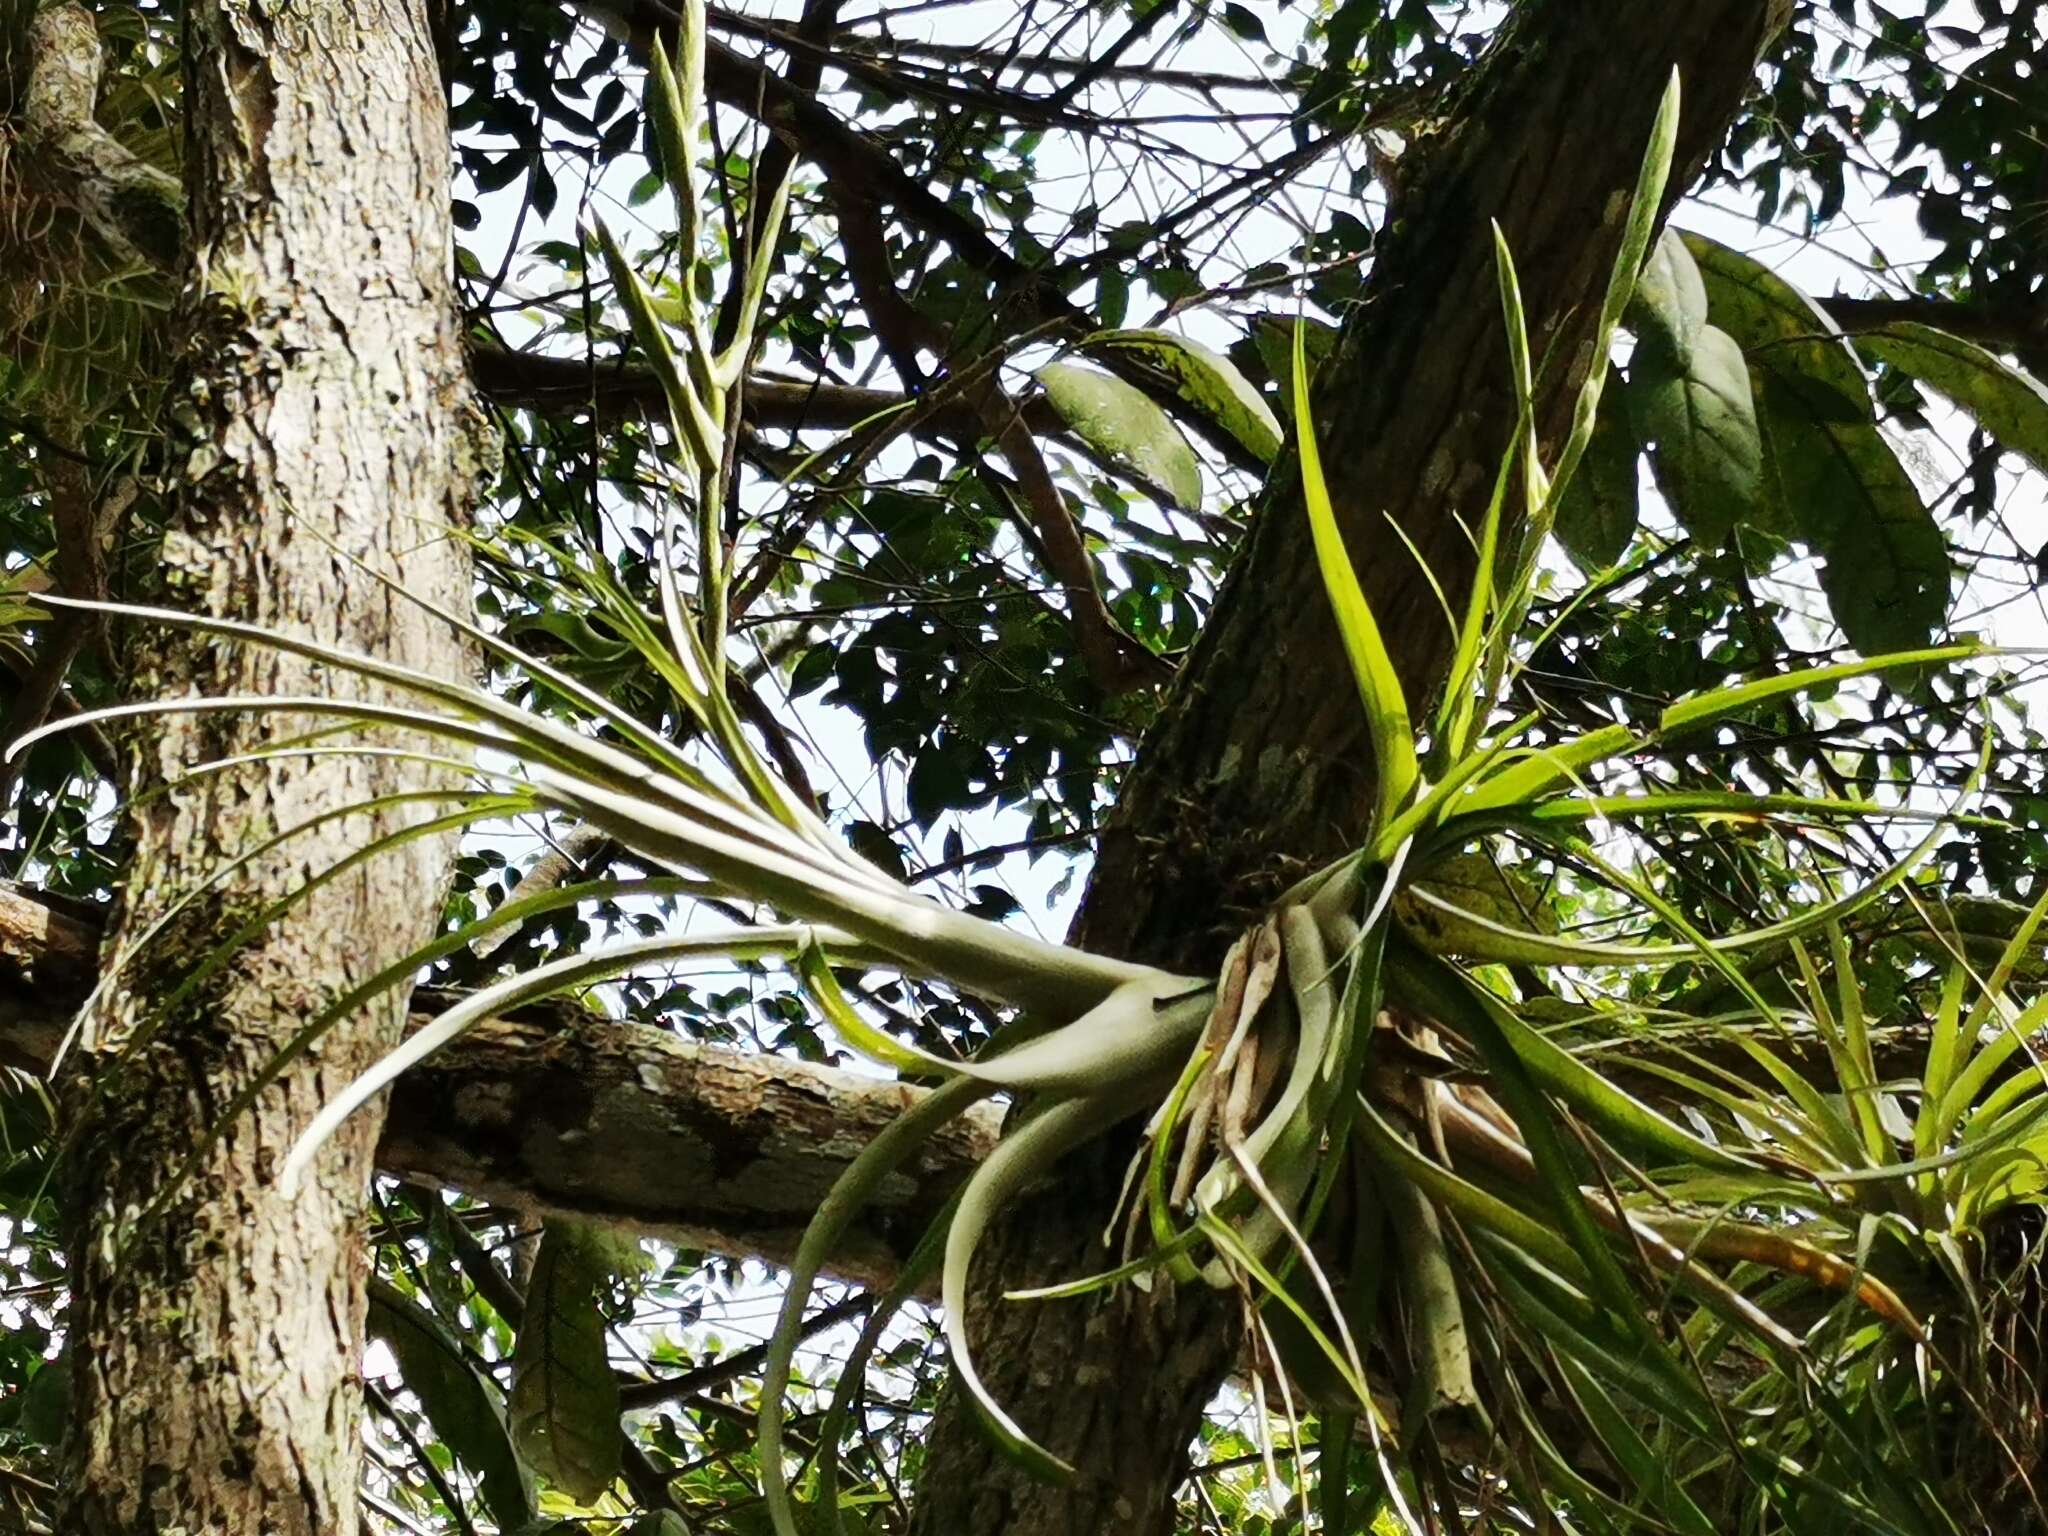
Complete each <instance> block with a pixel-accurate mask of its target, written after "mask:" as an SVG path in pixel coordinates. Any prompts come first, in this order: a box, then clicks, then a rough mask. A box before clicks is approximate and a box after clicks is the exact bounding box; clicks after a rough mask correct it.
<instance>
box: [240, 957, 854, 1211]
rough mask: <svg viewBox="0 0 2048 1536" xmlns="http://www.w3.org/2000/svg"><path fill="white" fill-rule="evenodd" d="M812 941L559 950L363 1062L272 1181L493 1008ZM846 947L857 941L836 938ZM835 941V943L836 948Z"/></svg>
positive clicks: (300, 1171)
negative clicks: (687, 963)
mask: <svg viewBox="0 0 2048 1536" xmlns="http://www.w3.org/2000/svg"><path fill="white" fill-rule="evenodd" d="M814 942H816V930H815V929H813V928H811V927H809V926H808V925H803V924H785V925H782V926H779V927H762V928H729V929H723V930H718V931H715V932H708V933H698V934H685V935H682V936H680V937H676V936H668V937H663V938H653V939H637V940H634V941H632V942H631V943H627V944H620V945H615V946H613V947H611V948H608V949H599V950H592V951H588V952H585V953H581V954H574V955H565V956H563V957H562V958H561V959H559V960H554V961H550V962H549V963H548V964H546V965H542V966H537V967H535V968H534V969H533V970H531V971H527V972H524V973H522V974H520V975H517V976H510V977H507V978H506V979H505V980H503V981H501V982H498V983H496V984H495V985H493V986H489V987H485V988H484V989H483V990H482V991H480V992H475V993H472V994H471V995H470V996H468V997H466V998H464V999H463V1000H462V1001H461V1002H459V1003H457V1004H456V1005H455V1006H454V1007H453V1008H450V1009H449V1010H448V1011H447V1012H446V1013H444V1014H442V1015H440V1017H438V1018H436V1019H435V1020H434V1021H433V1022H432V1023H431V1024H429V1025H427V1026H426V1028H424V1029H420V1030H417V1031H415V1032H414V1033H413V1034H412V1035H410V1036H408V1037H407V1038H406V1039H405V1040H402V1041H400V1042H399V1043H398V1044H397V1045H396V1046H393V1047H392V1048H391V1050H390V1051H388V1052H386V1053H385V1055H384V1056H383V1057H382V1058H381V1059H380V1060H378V1061H377V1062H376V1064H375V1065H373V1066H371V1067H369V1068H367V1069H366V1070H365V1071H364V1072H363V1073H362V1074H361V1075H360V1076H358V1077H357V1078H356V1079H355V1080H354V1081H353V1082H351V1083H350V1084H349V1085H348V1086H347V1087H345V1088H343V1089H342V1090H341V1091H340V1092H339V1093H337V1094H336V1095H335V1096H334V1097H333V1098H331V1099H329V1100H328V1101H327V1102H326V1103H325V1104H323V1105H321V1106H320V1111H319V1113H318V1114H316V1115H315V1116H314V1117H313V1119H312V1122H311V1123H310V1124H309V1125H307V1127H306V1129H305V1130H304V1131H303V1132H301V1133H300V1135H299V1139H298V1140H297V1141H296V1142H294V1143H293V1144H292V1149H291V1152H290V1154H289V1155H288V1156H287V1157H286V1158H285V1163H284V1169H283V1171H282V1172H281V1173H280V1174H279V1175H278V1183H279V1186H280V1188H282V1189H283V1190H284V1191H285V1192H286V1193H287V1194H290V1193H291V1192H292V1191H294V1190H296V1189H297V1188H298V1186H299V1181H300V1180H301V1179H302V1178H303V1177H304V1176H305V1172H306V1169H307V1168H308V1166H310V1164H311V1163H312V1160H313V1158H314V1156H315V1155H316V1154H317V1153H318V1152H319V1150H320V1148H321V1147H322V1146H323V1145H325V1144H326V1141H327V1139H328V1138H329V1137H330V1136H332V1135H333V1134H334V1133H335V1131H336V1130H337V1129H339V1128H340V1126H341V1123H342V1122H343V1121H344V1120H346V1119H347V1118H348V1117H349V1116H350V1115H352V1114H354V1113H355V1112H356V1110H358V1109H360V1108H361V1107H362V1106H363V1105H364V1104H366V1103H368V1102H369V1101H370V1100H371V1099H373V1098H375V1097H376V1096H377V1095H378V1094H379V1093H381V1092H383V1091H384V1089H386V1088H387V1087H389V1086H390V1085H391V1084H392V1083H393V1082H395V1081H397V1079H398V1078H399V1077H400V1076H402V1075H403V1074H404V1073H405V1072H407V1071H408V1070H410V1069H411V1068H412V1067H414V1066H417V1065H418V1064H419V1063H420V1062H422V1061H424V1060H426V1059H427V1057H429V1056H431V1055H433V1054H434V1052H436V1051H438V1050H440V1049H441V1048H442V1047H443V1046H445V1045H447V1044H448V1043H450V1042H451V1041H453V1040H457V1039H460V1038H461V1036H462V1034H463V1033H464V1031H466V1030H468V1029H469V1028H470V1027H471V1026H473V1025H475V1024H477V1023H479V1022H480V1021H482V1020H484V1019H487V1018H490V1017H492V1016H493V1015H494V1014H499V1013H503V1012H506V1011H507V1010H509V1009H512V1008H517V1007H519V1006H520V1005H521V1004H524V1003H529V1002H533V1001H535V1000H537V999H539V998H543V997H551V996H553V995H554V994H556V993H558V992H561V991H564V990H566V989H568V988H570V987H576V986H587V985H589V984H591V983H593V982H598V981H608V980H610V979H611V978H613V977H615V976H622V975H624V974H625V973H626V972H628V971H630V970H633V969H635V968H636V967H638V966H642V965H651V964H663V965H666V964H673V963H675V962H678V961H684V960H721V961H725V960H759V959H766V958H769V957H771V956H793V955H795V954H797V953H800V952H801V951H802V950H803V949H804V948H805V947H806V946H808V945H810V944H812V943H814ZM841 942H842V945H843V947H844V948H845V949H847V950H853V949H855V947H856V946H855V945H853V944H852V943H851V942H847V941H844V940H843V939H842V941H841ZM835 947H839V946H835Z"/></svg>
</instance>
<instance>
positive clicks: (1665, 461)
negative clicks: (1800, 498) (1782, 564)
mask: <svg viewBox="0 0 2048 1536" xmlns="http://www.w3.org/2000/svg"><path fill="white" fill-rule="evenodd" d="M1628 410H1629V419H1630V421H1631V422H1632V423H1634V425H1635V426H1636V427H1637V428H1638V430H1640V431H1641V433H1642V435H1643V437H1644V438H1645V440H1647V441H1648V442H1649V443H1650V444H1651V449H1650V462H1651V464H1652V465H1653V466H1654V467H1655V469H1656V473H1657V484H1658V486H1659V487H1660V488H1661V489H1662V490H1663V492H1664V494H1665V496H1666V497H1667V498H1669V500H1670V502H1671V506H1672V510H1673V511H1674V512H1676V513H1677V514H1678V519H1679V521H1680V522H1682V523H1684V524H1685V526H1686V528H1687V529H1688V530H1689V531H1690V532H1691V533H1692V534H1693V535H1694V536H1695V537H1696V538H1699V539H1701V540H1703V541H1704V542H1706V543H1708V544H1721V543H1723V542H1725V541H1726V540H1727V538H1728V536H1729V534H1730V532H1731V531H1732V530H1733V529H1734V527H1735V525H1736V524H1737V523H1739V522H1742V521H1744V520H1745V519H1746V518H1748V517H1749V516H1751V514H1752V512H1753V509H1754V508H1755V507H1756V506H1757V504H1758V501H1759V500H1760V498H1761V496H1762V493H1763V443H1762V441H1761V439H1760V438H1759V436H1758V434H1757V422H1756V403H1755V401H1754V400H1752V399H1751V398H1750V388H1749V365H1748V364H1747V363H1746V362H1745V361H1744V360H1743V356H1742V349H1741V348H1740V347H1739V346H1737V345H1736V344H1735V340H1734V338H1733V337H1731V336H1730V335H1729V334H1728V333H1727V332H1726V331H1723V330H1721V329H1719V328H1718V327H1715V326H1712V325H1702V326H1700V327H1699V329H1698V331H1697V333H1696V334H1695V335H1694V336H1693V338H1692V343H1691V347H1690V350H1689V353H1688V354H1687V355H1686V356H1684V357H1681V356H1679V355H1677V354H1675V353H1672V352H1669V351H1666V350H1664V349H1661V348H1654V347H1644V348H1642V349H1640V350H1639V351H1638V353H1637V355H1636V360H1635V361H1634V362H1633V363H1632V364H1631V365H1630V371H1629V384H1628Z"/></svg>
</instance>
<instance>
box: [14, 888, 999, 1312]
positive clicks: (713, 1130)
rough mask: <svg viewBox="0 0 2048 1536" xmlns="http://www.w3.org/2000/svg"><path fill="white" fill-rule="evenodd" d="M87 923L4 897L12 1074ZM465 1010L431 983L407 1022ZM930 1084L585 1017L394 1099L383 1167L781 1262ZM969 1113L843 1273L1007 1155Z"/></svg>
mask: <svg viewBox="0 0 2048 1536" xmlns="http://www.w3.org/2000/svg"><path fill="white" fill-rule="evenodd" d="M98 951H99V934H98V931H97V928H96V927H95V926H94V924H93V923H92V922H90V921H88V920H85V919H83V918H81V917H78V916H74V915H71V914H68V913H65V912H61V911H59V910H57V908H56V907H54V906H53V905H51V904H49V903H46V902H44V901H42V900H39V899H37V898H35V897H33V896H30V895H28V894H26V893H24V892H22V891H21V890H19V889H17V888H15V887H12V886H8V885H5V884H0V1064H4V1065H6V1066H10V1067H14V1068H16V1069H17V1070H20V1071H24V1072H28V1073H32V1074H37V1075H40V1074H42V1073H44V1072H46V1071H47V1070H48V1069H49V1066H50V1063H51V1061H52V1060H53V1058H54V1056H55V1054H56V1050H57V1046H58V1043H59V1041H60V1040H62V1038H63V1036H64V1033H65V1030H66V1027H67V1023H68V1020H69V1018H70V1015H71V1011H72V1009H73V1008H75V1007H76V1005H77V1004H78V1002H79V1000H80V999H81V998H82V997H83V995H84V993H85V991H86V989H87V988H88V987H89V986H90V985H91V983H92V978H93V977H94V975H95V974H96V971H97V965H98ZM454 1000H455V999H454V998H453V997H452V996H451V995H449V994H445V993H436V992H433V991H431V990H423V991H421V992H420V993H418V994H416V995H415V997H414V1000H413V1018H412V1023H413V1027H414V1028H418V1027H420V1026H421V1025H423V1024H425V1023H426V1022H428V1021H429V1020H430V1019H431V1018H433V1017H434V1016H435V1015H437V1014H438V1013H440V1012H442V1011H445V1009H446V1008H447V1007H448V1006H449V1005H450V1004H451V1003H452V1002H453V1001H454ZM924 1093H925V1090H924V1089H922V1088H919V1087H916V1086H914V1085H912V1084H908V1083H900V1082H892V1081H889V1080H886V1079H881V1078H874V1077H867V1076H863V1075H860V1074H858V1073H853V1072H845V1071H839V1070H835V1069H833V1068H830V1067H822V1066H814V1065H812V1064H810V1063H807V1062H797V1061H790V1060H787V1059H785V1058H783V1057H779V1056H766V1055H759V1054H753V1053H747V1052H741V1051H736V1050H730V1049H727V1048H725V1047H721V1046H715V1045H698V1044H694V1043H692V1042H689V1041H686V1040H682V1039H679V1038H678V1037H676V1036H674V1035H671V1034H668V1033H666V1032H665V1031H663V1030H659V1029H653V1028H650V1027H648V1026H645V1025H638V1024H620V1023H617V1022H614V1021H611V1020H606V1019H601V1018H597V1017H594V1016H593V1015H591V1014H589V1013H587V1012H584V1011H582V1010H581V1009H579V1008H576V1007H574V1006H548V1007H543V1008H536V1009H530V1010H521V1011H520V1012H519V1013H518V1014H517V1015H516V1016H515V1017H512V1018H506V1019H494V1020H490V1021H488V1022H486V1023H484V1024H482V1025H480V1026H478V1028H476V1029H475V1030H473V1031H472V1032H471V1033H469V1034H468V1035H466V1036H464V1037H463V1039H461V1040H460V1041H458V1042H457V1043H456V1044H454V1045H453V1046H451V1047H449V1048H448V1049H447V1050H445V1051H442V1052H439V1053H438V1054H436V1055H435V1056H434V1057H433V1058H431V1059H430V1060H429V1061H427V1062H425V1063H424V1064H422V1065H421V1066H420V1067H418V1068H415V1069H414V1070H413V1071H411V1072H409V1073H407V1074H406V1075H405V1077H404V1078H402V1079H401V1080H400V1081H399V1083H398V1085H397V1086H396V1087H395V1088H394V1089H393V1090H392V1096H391V1105H390V1113H389V1116H388V1118H387V1120H386V1122H385V1128H384V1139H383V1141H382V1143H381V1144H380V1145H379V1147H378V1150H377V1166H378V1168H379V1170H380V1171H382V1172H384V1173H386V1174H389V1175H391V1176H393V1177H396V1178H402V1179H412V1180H417V1181H418V1182H421V1183H425V1184H430V1185H434V1186H436V1187H441V1188H448V1189H458V1190H461V1191H462V1192H463V1193H465V1194H468V1195H472V1196H474V1197H476V1198H477V1199H480V1200H488V1201H491V1202H494V1203H499V1204H505V1205H513V1206H517V1207H518V1208H519V1209H520V1210H521V1211H522V1212H530V1213H532V1214H534V1215H536V1216H538V1217H540V1218H542V1219H544V1220H545V1219H549V1218H553V1217H564V1218H569V1219H573V1220H577V1221H589V1222H599V1223H607V1224H611V1225H615V1226H618V1227H621V1228H625V1229H629V1230H631V1231H634V1232H640V1233H646V1234H650V1235H653V1236H659V1237H664V1238H667V1239H669V1240H671V1241H674V1242H677V1243H680V1244H683V1245H684V1246H686V1247H693V1248H702V1249H708V1250H710V1251H712V1252H716V1253H725V1254H731V1255H733V1256H735V1257H759V1258H762V1259H765V1260H767V1261H768V1262H770V1263H781V1262H787V1261H788V1260H789V1259H790V1257H791V1256H793V1255H794V1253H795V1251H796V1244H797V1240H798V1238H799V1237H800V1236H801V1235H802V1233H803V1229H804V1226H805V1224H806V1223H808V1222H809V1221H810V1219H811V1217H812V1216H813V1215H814V1214H816V1212H817V1208H818V1203H819V1201H820V1200H822V1199H823V1198H824V1195H825V1192H826V1191H827V1190H828V1189H830V1188H831V1186H832V1183H833V1181H834V1180H835V1179H836V1178H838V1176H839V1174H840V1173H841V1172H843V1171H844V1169H845V1167H846V1165H847V1164H848V1163H849V1162H850V1161H852V1159H853V1157H854V1156H855V1155H856V1154H857V1153H858V1152H859V1151H860V1150H861V1148H862V1147H864V1146H866V1145H867V1143H868V1142H869V1141H871V1140H872V1139H873V1138H874V1137H875V1135H876V1134H877V1133H879V1132H880V1131H881V1130H882V1129H883V1128H884V1127H885V1126H887V1125H889V1124H890V1123H891V1122H893V1121H894V1120H895V1119H896V1118H897V1117H898V1116H900V1115H901V1114H902V1113H903V1112H904V1111H905V1110H906V1109H907V1108H908V1107H909V1106H910V1105H911V1104H913V1103H915V1102H916V1101H917V1100H918V1099H920V1098H922V1097H923V1095H924ZM1000 1120H1001V1112H1000V1111H999V1110H998V1109H997V1108H996V1107H995V1106H992V1105H984V1106H981V1107H980V1108H978V1109H976V1110H974V1111H970V1112H969V1114H968V1115H967V1116H965V1117H964V1118H963V1119H961V1120H958V1121H956V1122H954V1124H953V1125H952V1126H950V1127H948V1128H947V1129H946V1130H945V1131H944V1132H942V1133H941V1134H940V1135H939V1136H938V1137H936V1138H935V1139H934V1140H933V1141H932V1142H931V1143H930V1144H928V1146H927V1147H926V1148H925V1149H924V1150H923V1151H922V1152H921V1153H920V1154H919V1156H918V1158H917V1160H916V1161H915V1162H914V1163H913V1164H912V1165H911V1166H910V1167H908V1168H906V1169H905V1170H904V1171H903V1172H902V1173H901V1174H899V1175H897V1176H895V1177H892V1178H891V1179H890V1180H889V1181H888V1182H887V1184H886V1185H885V1186H884V1187H883V1189H882V1190H881V1192H880V1195H879V1197H878V1198H877V1199H876V1200H875V1201H874V1202H873V1203H872V1204H871V1205H870V1206H869V1208H868V1209H867V1210H866V1211H864V1212H863V1213H862V1215H861V1217H860V1218H859V1220H858V1222H857V1223H856V1224H855V1226H854V1228H853V1230H852V1231H851V1232H849V1233H848V1234H847V1239H846V1241H845V1243H844V1244H842V1245H841V1247H840V1249H839V1251H838V1253H837V1254H836V1255H835V1256H834V1258H833V1261H832V1266H831V1267H832V1269H833V1271H834V1272H835V1273H836V1274H838V1275H840V1276H841V1277H843V1278H845V1279H847V1280H852V1281H857V1282H859V1283H861V1284H865V1285H887V1284H888V1283H889V1282H890V1281H891V1280H892V1279H893V1278H894V1277H895V1275H896V1272H897V1270H898V1269H899V1268H900V1266H901V1264H902V1262H903V1260H904V1259H905V1258H906V1257H907V1256H908V1255H909V1252H910V1250H911V1248H912V1247H913V1246H915V1244H916V1242H917V1240H918V1238H919V1237H921V1236H922V1235H923V1233H924V1230H925V1228H926V1227H927V1226H928V1225H930V1223H931V1221H932V1220H933V1218H935V1217H936V1216H937V1215H938V1213H939V1211H940V1209H941V1208H942V1207H943V1206H944V1204H945V1202H946V1200H947V1198H948V1197H949V1196H950V1195H951V1194H952V1192H953V1191H954V1190H955V1189H956V1188H957V1187H958V1186H959V1184H960V1181H961V1180H962V1179H964V1178H965V1177H966V1175H967V1173H968V1172H969V1170H971V1169H972V1168H973V1167H974V1166H975V1165H976V1164H978V1163H979V1162H980V1161H981V1160H982V1158H984V1157H985V1156H987V1154H988V1152H989V1150H990V1149H991V1148H992V1147H993V1146H994V1145H995V1140H996V1135H997V1130H998V1126H999V1123H1000Z"/></svg>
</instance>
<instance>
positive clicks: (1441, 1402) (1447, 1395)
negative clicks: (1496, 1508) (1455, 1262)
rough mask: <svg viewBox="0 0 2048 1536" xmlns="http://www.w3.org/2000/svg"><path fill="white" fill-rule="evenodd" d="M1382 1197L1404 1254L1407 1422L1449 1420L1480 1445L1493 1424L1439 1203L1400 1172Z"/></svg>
mask: <svg viewBox="0 0 2048 1536" xmlns="http://www.w3.org/2000/svg"><path fill="white" fill-rule="evenodd" d="M1385 1199H1386V1202H1387V1208H1388V1212H1389V1214H1390V1216H1391V1217H1392V1221H1391V1223H1390V1225H1391V1227H1392V1230H1393V1233H1394V1247H1395V1251H1396V1253H1397V1254H1398V1255H1399V1258H1400V1278H1399V1290H1400V1295H1401V1305H1402V1313H1403V1315H1404V1318H1405V1320H1406V1323H1407V1328H1406V1334H1407V1342H1408V1357H1409V1359H1410V1361H1411V1362H1413V1365H1414V1380H1413V1382H1412V1384H1411V1387H1410V1391H1409V1399H1408V1404H1407V1407H1406V1410H1405V1412H1404V1422H1405V1424H1406V1425H1408V1426H1409V1427H1410V1430H1411V1431H1412V1430H1413V1429H1417V1428H1422V1427H1425V1426H1427V1427H1431V1428H1433V1427H1434V1426H1435V1424H1436V1422H1437V1421H1438V1420H1439V1419H1440V1418H1441V1419H1447V1420H1450V1421H1452V1422H1453V1423H1454V1424H1455V1425H1456V1426H1457V1427H1458V1428H1459V1429H1460V1431H1461V1432H1464V1433H1468V1434H1469V1433H1475V1432H1476V1434H1477V1436H1478V1439H1479V1443H1482V1444H1483V1443H1484V1442H1485V1440H1486V1439H1487V1438H1489V1437H1490V1434H1491V1426H1490V1424H1489V1421H1488V1417H1487V1413H1486V1409H1485V1406H1484V1405H1483V1404H1482V1403H1481V1401H1480V1398H1479V1388H1478V1386H1477V1385H1476V1384H1475V1382H1474V1380H1473V1375H1472V1341H1471V1339H1470V1337H1469V1335H1468V1334H1467V1332H1466V1327H1465V1309H1464V1305H1463V1303H1462V1302H1461V1301H1460V1300H1459V1297H1458V1281H1457V1273H1456V1270H1455V1269H1454V1267H1453V1266H1452V1264H1451V1256H1450V1251H1449V1249H1448V1248H1447V1247H1446V1245H1445V1242H1444V1234H1443V1229H1442V1227H1441V1226H1439V1225H1438V1222H1437V1214H1436V1207H1435V1206H1434V1205H1432V1204H1431V1203H1430V1201H1429V1197H1428V1196H1427V1195H1425V1194H1424V1193H1423V1192H1422V1191H1421V1190H1420V1189H1419V1188H1417V1187H1416V1186H1415V1184H1414V1183H1412V1182H1411V1181H1409V1180H1407V1179H1403V1178H1400V1177H1399V1176H1393V1177H1390V1178H1388V1179H1387V1180H1386V1185H1385Z"/></svg>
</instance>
